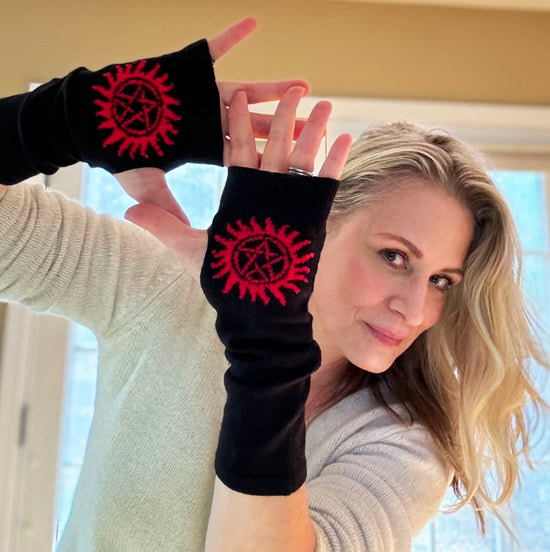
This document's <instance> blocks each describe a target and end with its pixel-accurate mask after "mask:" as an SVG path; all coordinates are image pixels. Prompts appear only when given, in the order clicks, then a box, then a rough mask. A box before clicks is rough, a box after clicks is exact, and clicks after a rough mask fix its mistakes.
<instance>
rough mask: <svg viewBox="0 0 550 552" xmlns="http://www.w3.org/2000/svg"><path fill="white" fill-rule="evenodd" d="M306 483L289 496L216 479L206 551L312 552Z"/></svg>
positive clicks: (312, 534) (313, 544)
mask: <svg viewBox="0 0 550 552" xmlns="http://www.w3.org/2000/svg"><path fill="white" fill-rule="evenodd" d="M314 549H315V534H314V531H313V525H312V523H311V519H310V516H309V509H308V504H307V493H306V487H305V485H302V486H301V487H300V488H299V489H298V490H297V491H295V492H294V493H292V494H290V495H288V496H254V495H248V494H242V493H239V492H236V491H233V490H231V489H230V488H229V487H227V486H225V485H224V484H223V483H222V482H221V481H220V480H219V479H216V484H215V488H214V498H213V501H212V509H211V513H210V521H209V524H208V532H207V537H206V552H217V551H222V550H223V552H233V551H235V552H247V551H251V552H252V551H253V552H257V551H261V552H271V551H273V552H285V551H299V552H313V550H314Z"/></svg>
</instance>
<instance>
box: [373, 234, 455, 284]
mask: <svg viewBox="0 0 550 552" xmlns="http://www.w3.org/2000/svg"><path fill="white" fill-rule="evenodd" d="M379 235H380V236H382V237H385V238H391V239H393V240H396V241H398V242H401V243H402V244H403V245H404V246H405V247H407V248H408V249H409V250H410V251H411V252H412V254H413V255H414V256H415V257H416V258H417V259H422V257H423V256H424V253H422V251H420V249H419V248H418V247H417V246H416V245H414V243H412V242H410V241H409V240H408V239H407V238H404V237H403V236H399V235H398V234H390V233H382V234H379ZM441 272H451V273H453V274H458V275H459V276H464V271H463V270H462V269H460V268H445V269H443V270H442V271H441Z"/></svg>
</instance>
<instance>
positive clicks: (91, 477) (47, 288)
mask: <svg viewBox="0 0 550 552" xmlns="http://www.w3.org/2000/svg"><path fill="white" fill-rule="evenodd" d="M0 299H2V300H4V301H15V302H18V303H21V304H23V305H26V306H27V307H29V308H31V309H32V310H34V311H37V312H49V313H52V314H57V315H60V316H63V317H66V318H69V319H71V320H74V321H76V322H79V323H81V324H84V325H86V326H88V327H89V328H91V329H92V330H93V332H94V333H95V335H96V336H97V338H98V342H99V366H98V371H99V372H98V383H97V397H96V403H95V412H94V418H93V423H92V428H91V432H90V436H89V440H88V445H87V449H86V456H85V460H84V465H83V468H82V472H81V476H80V480H79V483H78V486H77V490H76V494H75V497H74V503H73V508H72V512H71V515H70V518H69V521H68V524H67V527H66V530H65V533H64V535H63V537H62V539H61V542H60V544H59V546H58V552H156V551H159V552H161V551H162V552H176V551H177V552H182V551H184V552H200V551H202V550H203V549H204V541H205V534H206V527H207V522H208V516H209V511H210V504H211V500H212V493H213V486H214V477H215V476H214V467H213V460H214V452H215V449H216V444H217V440H218V431H219V427H220V421H221V417H222V411H223V405H224V402H225V390H224V387H223V373H224V372H225V370H226V369H227V361H226V360H225V357H224V349H223V346H222V344H221V343H220V342H219V340H218V337H217V335H216V332H215V329H214V321H215V312H214V310H213V309H212V308H211V307H210V306H209V305H208V303H207V301H206V300H205V298H204V296H203V294H202V291H201V289H200V286H199V284H198V282H196V281H195V280H194V279H193V278H192V277H191V276H190V275H189V273H188V272H187V271H186V269H185V267H183V266H182V265H181V263H180V262H179V261H178V259H177V258H176V257H175V256H174V254H173V253H172V252H171V251H170V250H168V249H167V248H166V247H164V246H163V245H162V244H161V243H160V242H158V241H157V240H156V239H155V238H154V237H153V236H151V235H150V234H148V233H147V232H145V231H144V230H141V229H140V228H138V227H136V226H133V225H132V224H130V223H128V222H125V221H118V220H114V219H113V218H111V217H109V216H107V215H97V214H95V213H93V212H92V211H91V210H89V209H86V208H84V207H82V206H81V205H79V204H78V203H76V202H74V201H72V200H69V199H67V198H66V197H65V196H63V195H61V194H59V193H56V192H51V191H45V190H44V189H43V187H41V186H38V185H28V184H21V185H17V186H13V187H10V188H9V189H7V190H6V191H5V193H4V195H3V196H2V197H1V199H0ZM392 406H393V407H394V408H395V409H396V410H397V411H400V412H404V411H403V410H402V407H401V406H400V405H397V404H395V405H392ZM306 456H307V465H308V476H307V492H308V499H309V505H310V514H311V518H312V520H313V524H314V527H315V532H316V537H317V547H316V552H329V551H330V552H364V551H369V552H394V551H395V552H406V551H407V550H410V547H411V539H412V537H413V536H414V535H416V534H417V533H418V532H419V531H420V529H421V528H422V527H423V526H424V525H425V524H426V523H427V522H428V521H429V519H430V518H432V517H433V516H434V515H436V514H437V513H438V508H439V506H440V503H441V501H442V499H443V496H444V494H445V491H446V489H447V487H448V485H449V482H450V474H449V471H448V469H446V468H445V466H444V465H443V464H442V462H441V461H440V460H439V458H438V455H437V453H436V447H435V444H434V442H433V439H432V438H431V437H430V434H429V432H428V431H427V429H426V428H425V427H423V426H422V425H420V424H417V423H413V424H411V425H405V424H403V423H402V422H401V421H399V420H398V418H397V417H396V416H395V415H393V414H391V413H390V412H388V411H387V410H386V409H384V408H382V407H381V406H380V405H378V404H377V403H376V402H375V401H374V399H373V398H372V397H371V395H370V393H369V391H368V390H367V389H362V390H360V391H358V392H356V393H354V394H353V395H350V396H348V397H347V398H345V399H343V400H342V401H340V402H339V403H337V404H336V405H334V406H333V407H332V408H330V409H329V410H327V411H325V412H324V413H323V414H321V415H320V416H319V417H318V418H316V419H315V420H314V421H313V422H312V423H311V425H310V426H309V428H308V431H307V436H306ZM243 523H245V521H244V520H243Z"/></svg>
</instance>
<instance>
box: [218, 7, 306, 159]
mask: <svg viewBox="0 0 550 552" xmlns="http://www.w3.org/2000/svg"><path fill="white" fill-rule="evenodd" d="M257 26H258V22H257V21H256V19H254V18H252V17H251V18H248V19H244V20H242V21H240V22H239V23H237V24H235V25H233V26H231V27H229V28H228V29H226V30H225V31H223V32H222V33H220V34H219V35H218V36H216V37H215V38H213V39H211V40H209V41H208V47H209V48H210V54H211V56H212V59H213V60H215V61H217V60H218V59H219V58H220V57H221V56H223V54H225V53H226V52H228V51H229V50H230V49H231V48H233V46H235V45H236V44H238V43H239V42H240V41H241V40H243V39H245V38H246V37H247V36H249V35H250V34H251V33H252V32H253V31H254V30H255V29H256V27H257ZM217 85H218V91H219V94H220V103H221V105H220V113H221V120H222V130H223V133H224V136H227V135H228V133H229V124H228V115H227V113H228V110H227V107H228V106H229V105H230V103H231V101H232V99H233V96H234V94H235V92H237V91H238V90H243V91H244V92H245V93H246V96H247V99H248V103H249V104H256V103H261V102H268V101H273V100H280V99H281V98H282V96H283V95H284V93H285V92H286V91H287V90H288V89H289V88H291V87H293V86H301V87H302V88H304V90H305V92H309V85H308V84H307V83H306V82H305V81H303V80H300V79H294V80H285V81H277V82H251V83H239V82H217ZM250 119H251V123H252V132H253V134H254V136H255V137H256V138H267V136H268V134H269V130H270V127H271V122H272V120H273V115H268V114H259V113H252V114H251V116H250ZM303 125H304V121H297V124H296V127H295V134H294V137H297V136H298V134H299V132H300V131H301V129H302V128H303ZM228 145H229V144H228V142H227V141H225V142H224V165H226V166H227V165H229V161H230V154H229V151H228V147H227V146H228Z"/></svg>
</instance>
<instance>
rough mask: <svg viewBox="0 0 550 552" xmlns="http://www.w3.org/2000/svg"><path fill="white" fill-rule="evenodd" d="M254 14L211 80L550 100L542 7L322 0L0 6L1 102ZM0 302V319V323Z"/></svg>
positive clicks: (337, 91)
mask: <svg viewBox="0 0 550 552" xmlns="http://www.w3.org/2000/svg"><path fill="white" fill-rule="evenodd" d="M249 15H253V16H255V17H257V18H258V19H259V21H260V28H259V29H258V30H257V31H256V32H255V33H254V35H253V36H252V37H251V38H249V39H248V40H247V42H245V43H244V44H242V45H240V46H238V47H237V48H236V49H235V50H234V51H233V52H231V53H230V54H228V55H227V56H226V57H225V58H224V59H223V60H221V61H220V62H219V63H218V64H217V66H216V73H217V76H218V78H220V79H226V80H229V79H232V80H256V79H266V80H270V79H279V78H287V77H295V76H299V77H304V78H307V79H308V80H309V82H310V83H311V86H312V92H313V94H315V95H320V96H355V97H357V96H366V97H379V98H409V99H431V100H454V101H475V102H496V103H514V104H537V105H550V12H548V11H547V12H528V11H505V10H496V11H490V10H481V9H476V10H471V9H457V8H431V7H426V6H410V5H408V6H406V5H403V6H400V5H388V4H377V3H376V2H368V1H365V2H341V1H327V0H308V1H305V0H290V1H287V0H269V1H265V0H217V1H214V0H148V1H146V0H93V1H90V0H39V1H37V0H20V1H17V0H0V18H1V21H2V32H1V33H0V52H2V54H1V55H0V75H1V79H0V96H6V95H9V94H15V93H18V92H22V91H24V90H26V88H27V86H28V83H29V82H32V81H38V82H43V81H46V80H48V79H50V78H52V77H54V76H62V75H63V74H65V73H66V72H68V71H70V70H71V69H73V68H74V67H77V66H79V65H85V66H87V67H89V68H91V69H99V68H101V67H102V66H103V65H106V64H108V63H111V62H118V61H130V60H134V59H136V58H140V57H146V56H153V55H159V54H162V53H166V52H169V51H173V50H176V49H179V48H180V47H182V46H184V45H186V44H187V43H189V42H190V41H192V40H195V39H197V38H201V37H203V36H207V37H208V36H214V35H215V34H216V33H217V32H219V31H220V30H222V29H224V28H225V27H226V26H227V25H229V24H231V23H233V22H235V21H237V20H238V19H240V18H242V17H246V16H249ZM2 311H3V309H2V305H0V321H1V318H2Z"/></svg>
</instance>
